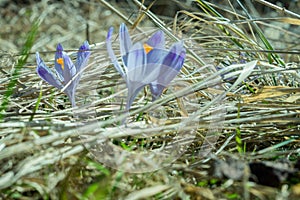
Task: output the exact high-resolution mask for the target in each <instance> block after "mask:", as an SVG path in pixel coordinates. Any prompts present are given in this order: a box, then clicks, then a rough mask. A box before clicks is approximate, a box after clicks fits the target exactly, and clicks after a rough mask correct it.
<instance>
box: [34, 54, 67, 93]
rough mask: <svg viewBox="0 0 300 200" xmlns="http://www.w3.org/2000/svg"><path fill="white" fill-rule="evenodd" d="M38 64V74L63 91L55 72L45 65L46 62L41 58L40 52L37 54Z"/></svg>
mask: <svg viewBox="0 0 300 200" xmlns="http://www.w3.org/2000/svg"><path fill="white" fill-rule="evenodd" d="M36 63H37V68H36V72H37V74H38V75H39V76H40V77H41V78H42V79H43V80H44V81H46V82H47V83H49V84H50V85H53V86H54V87H56V88H58V89H62V87H63V86H62V84H61V83H60V82H59V81H58V80H57V78H56V77H55V76H54V74H53V72H52V71H51V70H50V69H49V67H47V66H46V65H45V63H44V61H43V60H42V59H41V58H40V55H39V53H38V52H36Z"/></svg>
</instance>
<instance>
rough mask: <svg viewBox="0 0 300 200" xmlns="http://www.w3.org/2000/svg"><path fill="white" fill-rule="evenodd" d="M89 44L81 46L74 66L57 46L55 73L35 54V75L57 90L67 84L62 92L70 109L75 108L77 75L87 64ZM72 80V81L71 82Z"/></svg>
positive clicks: (78, 76) (59, 46)
mask: <svg viewBox="0 0 300 200" xmlns="http://www.w3.org/2000/svg"><path fill="white" fill-rule="evenodd" d="M89 50H90V48H89V43H88V42H87V41H85V42H84V43H83V45H81V46H80V47H79V50H78V52H77V59H76V63H75V65H74V64H73V62H72V60H71V58H70V57H69V56H68V55H67V53H66V52H64V50H63V47H62V46H61V45H60V44H58V45H57V47H56V53H55V61H54V64H55V65H54V66H55V72H56V74H55V73H53V71H52V70H51V69H50V68H49V67H48V66H47V65H46V64H45V63H44V61H43V60H42V58H41V57H40V55H39V53H38V52H37V53H36V62H37V68H36V72H37V74H38V75H39V76H40V77H41V78H42V79H43V80H44V81H46V82H47V83H49V84H50V85H53V86H54V87H56V88H58V89H63V88H64V87H65V86H66V85H67V84H68V86H67V87H66V88H65V90H64V92H65V93H66V94H67V96H68V97H69V99H70V101H71V104H72V107H75V106H76V103H75V92H76V88H77V85H78V83H79V80H80V76H81V74H78V75H77V76H76V77H75V75H76V74H77V73H79V72H80V71H81V70H82V69H83V68H84V67H85V66H86V65H87V63H88V59H89V56H90V54H91V52H90V51H89ZM72 79H73V80H72Z"/></svg>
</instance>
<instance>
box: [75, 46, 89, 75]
mask: <svg viewBox="0 0 300 200" xmlns="http://www.w3.org/2000/svg"><path fill="white" fill-rule="evenodd" d="M90 55H91V51H90V47H89V43H88V41H85V42H84V43H83V45H81V46H80V47H79V49H78V53H77V60H76V69H77V72H79V71H80V70H81V69H82V68H83V67H85V66H86V64H87V62H88V59H89V57H90Z"/></svg>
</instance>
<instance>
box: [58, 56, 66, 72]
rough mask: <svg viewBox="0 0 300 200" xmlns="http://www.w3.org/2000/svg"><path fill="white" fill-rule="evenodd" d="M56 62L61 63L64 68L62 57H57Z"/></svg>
mask: <svg viewBox="0 0 300 200" xmlns="http://www.w3.org/2000/svg"><path fill="white" fill-rule="evenodd" d="M56 62H57V63H58V64H60V65H61V68H62V70H64V69H65V65H64V60H63V59H62V58H58V59H57V60H56Z"/></svg>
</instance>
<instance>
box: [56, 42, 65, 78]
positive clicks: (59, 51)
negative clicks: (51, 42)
mask: <svg viewBox="0 0 300 200" xmlns="http://www.w3.org/2000/svg"><path fill="white" fill-rule="evenodd" d="M63 50H64V49H63V47H62V46H61V44H58V45H57V47H56V53H55V57H54V58H55V61H54V67H55V70H56V74H57V76H58V77H59V79H60V80H61V81H64V77H63V69H62V66H61V64H59V63H58V62H57V60H58V59H60V58H62V52H63Z"/></svg>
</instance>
